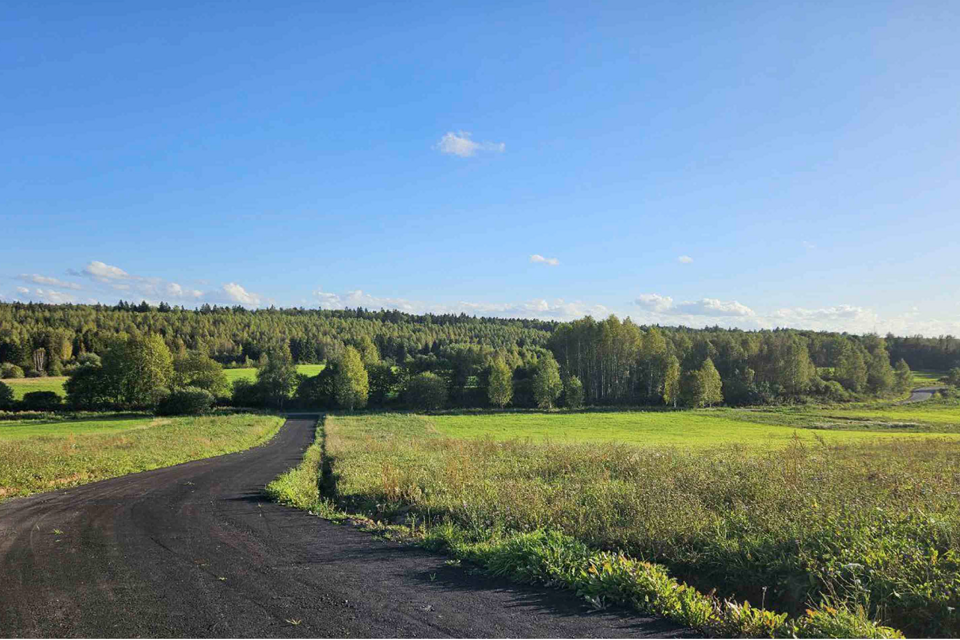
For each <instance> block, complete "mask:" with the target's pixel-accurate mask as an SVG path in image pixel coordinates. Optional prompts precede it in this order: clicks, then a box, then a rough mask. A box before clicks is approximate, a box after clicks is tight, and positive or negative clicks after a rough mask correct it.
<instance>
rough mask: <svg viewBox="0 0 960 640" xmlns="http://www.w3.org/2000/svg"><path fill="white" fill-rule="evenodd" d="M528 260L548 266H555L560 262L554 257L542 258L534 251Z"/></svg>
mask: <svg viewBox="0 0 960 640" xmlns="http://www.w3.org/2000/svg"><path fill="white" fill-rule="evenodd" d="M530 262H533V263H538V264H545V265H547V266H548V267H556V266H557V265H559V264H560V261H559V260H557V259H556V258H544V257H543V256H542V255H540V254H539V253H535V254H533V255H532V256H530Z"/></svg>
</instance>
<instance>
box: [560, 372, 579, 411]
mask: <svg viewBox="0 0 960 640" xmlns="http://www.w3.org/2000/svg"><path fill="white" fill-rule="evenodd" d="M563 404H564V405H565V406H566V407H567V408H569V409H579V408H580V407H582V406H583V383H582V382H580V378H578V377H577V376H570V377H569V378H567V379H566V380H564V381H563Z"/></svg>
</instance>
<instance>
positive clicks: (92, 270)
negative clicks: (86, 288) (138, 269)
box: [81, 260, 133, 282]
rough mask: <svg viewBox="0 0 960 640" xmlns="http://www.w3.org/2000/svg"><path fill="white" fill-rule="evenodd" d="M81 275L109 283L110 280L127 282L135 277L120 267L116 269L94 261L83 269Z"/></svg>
mask: <svg viewBox="0 0 960 640" xmlns="http://www.w3.org/2000/svg"><path fill="white" fill-rule="evenodd" d="M81 273H82V274H83V275H85V276H88V277H90V278H93V279H95V280H98V281H100V282H109V281H110V280H127V279H132V278H133V276H131V275H130V274H129V273H127V272H126V271H124V270H123V269H121V268H120V267H114V266H112V265H109V264H105V263H103V262H100V261H99V260H92V261H91V262H90V263H89V264H88V265H87V266H85V267H84V268H83V271H82V272H81Z"/></svg>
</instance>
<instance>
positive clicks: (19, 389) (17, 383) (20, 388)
mask: <svg viewBox="0 0 960 640" xmlns="http://www.w3.org/2000/svg"><path fill="white" fill-rule="evenodd" d="M66 381H67V377H66V376H50V377H48V378H5V379H3V380H0V382H2V383H4V384H6V385H9V386H10V388H11V389H13V397H14V398H15V399H16V400H22V399H23V394H25V393H30V392H32V391H53V392H54V393H58V394H60V395H61V396H65V395H66V394H65V393H64V391H63V383H64V382H66Z"/></svg>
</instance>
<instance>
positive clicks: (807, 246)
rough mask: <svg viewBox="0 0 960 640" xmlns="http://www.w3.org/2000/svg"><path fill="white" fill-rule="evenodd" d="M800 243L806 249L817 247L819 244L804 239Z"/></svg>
mask: <svg viewBox="0 0 960 640" xmlns="http://www.w3.org/2000/svg"><path fill="white" fill-rule="evenodd" d="M800 244H801V245H803V248H804V249H808V250H812V249H816V248H817V245H815V244H813V243H812V242H808V241H806V240H804V241H803V242H801V243H800Z"/></svg>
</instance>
